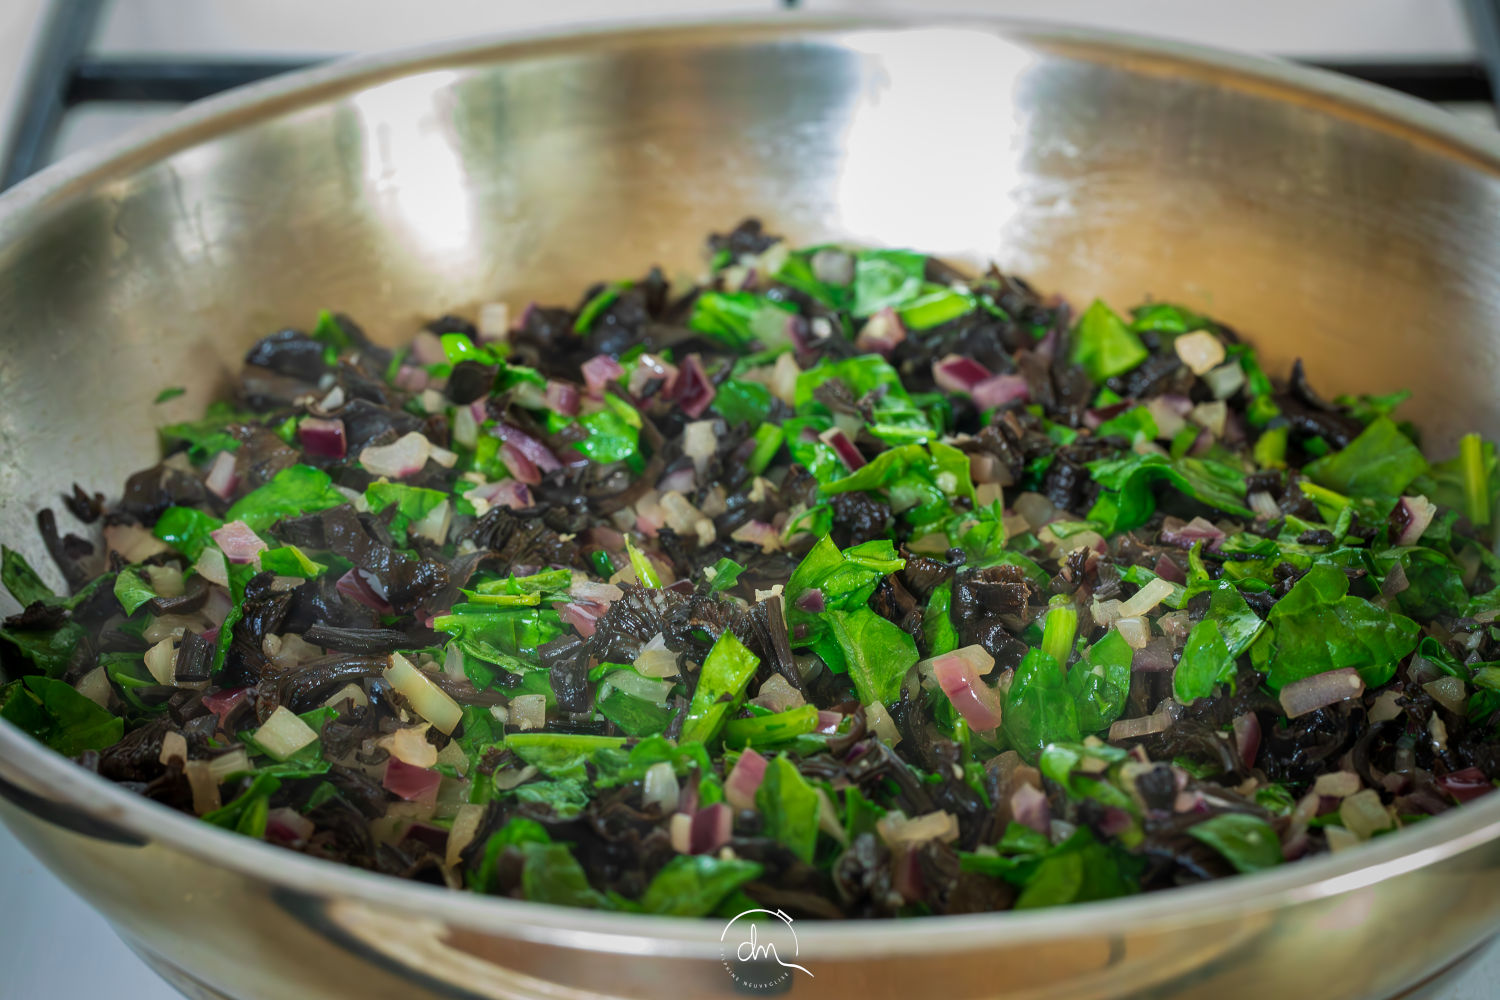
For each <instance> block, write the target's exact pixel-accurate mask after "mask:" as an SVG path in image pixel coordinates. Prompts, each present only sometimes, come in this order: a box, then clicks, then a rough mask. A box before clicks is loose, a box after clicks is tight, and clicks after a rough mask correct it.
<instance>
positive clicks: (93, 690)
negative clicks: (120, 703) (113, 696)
mask: <svg viewBox="0 0 1500 1000" xmlns="http://www.w3.org/2000/svg"><path fill="white" fill-rule="evenodd" d="M73 689H74V690H75V691H77V692H78V693H79V694H81V695H83V696H84V697H85V698H87V699H88V700H89V701H91V702H93V703H94V704H95V705H98V706H99V707H100V708H108V707H109V695H110V686H109V676H108V675H107V674H105V672H104V668H103V667H95V668H94V669H93V670H90V671H89V672H88V673H86V674H84V675H83V676H82V677H80V678H79V679H78V683H77V684H74V685H73Z"/></svg>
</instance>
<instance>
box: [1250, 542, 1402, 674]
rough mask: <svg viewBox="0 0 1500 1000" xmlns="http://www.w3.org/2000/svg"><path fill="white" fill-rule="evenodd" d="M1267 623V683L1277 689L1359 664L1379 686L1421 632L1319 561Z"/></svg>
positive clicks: (1334, 569)
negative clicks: (1357, 593) (1352, 588)
mask: <svg viewBox="0 0 1500 1000" xmlns="http://www.w3.org/2000/svg"><path fill="white" fill-rule="evenodd" d="M1268 621H1269V622H1270V624H1271V627H1272V633H1271V635H1272V640H1271V646H1270V650H1269V652H1270V669H1269V671H1268V673H1267V676H1266V683H1267V684H1269V685H1270V686H1271V687H1272V688H1273V689H1275V690H1280V689H1281V688H1282V687H1285V686H1286V685H1287V684H1290V683H1291V682H1292V681H1296V680H1301V679H1302V678H1304V677H1311V676H1312V675H1314V674H1321V673H1323V672H1324V671H1328V670H1339V669H1342V668H1344V667H1354V668H1356V669H1357V670H1358V671H1359V675H1360V676H1361V677H1363V678H1364V681H1365V684H1366V685H1368V686H1370V687H1378V686H1380V685H1381V684H1384V683H1386V682H1387V681H1389V680H1390V679H1391V678H1392V677H1394V676H1395V675H1396V667H1397V666H1398V664H1399V663H1400V661H1401V659H1402V657H1404V656H1406V654H1407V653H1410V652H1411V651H1412V650H1413V649H1415V648H1416V646H1417V639H1418V637H1419V633H1420V631H1421V629H1420V627H1419V626H1418V625H1417V623H1416V622H1414V621H1412V620H1411V619H1410V618H1407V617H1406V616H1405V615H1398V614H1394V613H1392V612H1389V611H1384V610H1382V609H1381V608H1378V607H1376V606H1375V605H1373V604H1371V603H1370V602H1369V601H1367V600H1365V599H1364V598H1362V597H1355V596H1353V595H1351V594H1350V593H1349V578H1348V577H1347V576H1345V575H1344V571H1343V570H1342V569H1339V568H1338V567H1337V566H1333V565H1330V564H1329V563H1316V564H1314V565H1313V567H1312V568H1311V569H1309V570H1308V571H1307V573H1306V575H1304V576H1303V577H1302V579H1300V580H1298V581H1297V583H1296V584H1295V585H1294V586H1293V587H1292V589H1291V590H1290V591H1289V592H1288V593H1287V595H1286V596H1285V597H1283V598H1282V599H1281V600H1279V601H1277V602H1276V604H1275V605H1274V606H1272V608H1271V613H1270V616H1269V618H1268Z"/></svg>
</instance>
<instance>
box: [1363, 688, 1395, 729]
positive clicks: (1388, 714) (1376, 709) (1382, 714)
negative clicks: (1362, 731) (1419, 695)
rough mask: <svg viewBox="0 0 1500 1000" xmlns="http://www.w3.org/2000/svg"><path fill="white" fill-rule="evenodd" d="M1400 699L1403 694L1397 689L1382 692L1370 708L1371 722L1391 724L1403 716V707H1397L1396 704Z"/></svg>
mask: <svg viewBox="0 0 1500 1000" xmlns="http://www.w3.org/2000/svg"><path fill="white" fill-rule="evenodd" d="M1400 699H1401V692H1400V691H1397V690H1395V689H1392V690H1389V691H1382V692H1380V695H1379V697H1377V698H1376V699H1375V704H1373V705H1371V706H1370V714H1369V717H1368V718H1369V721H1370V722H1389V721H1390V720H1392V719H1395V718H1399V717H1400V715H1401V706H1400V705H1397V704H1396V702H1397V701H1399V700H1400Z"/></svg>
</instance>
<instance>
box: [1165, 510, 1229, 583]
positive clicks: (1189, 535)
mask: <svg viewBox="0 0 1500 1000" xmlns="http://www.w3.org/2000/svg"><path fill="white" fill-rule="evenodd" d="M1227 537H1228V536H1227V535H1225V534H1224V532H1223V531H1221V530H1220V529H1219V527H1218V526H1217V525H1215V524H1214V523H1213V522H1212V521H1208V520H1206V519H1204V518H1202V517H1195V518H1193V519H1192V520H1191V521H1189V522H1187V523H1186V524H1184V523H1183V522H1182V520H1181V519H1180V518H1175V517H1169V518H1167V519H1166V521H1164V522H1163V523H1162V528H1161V543H1162V544H1163V545H1175V546H1177V547H1178V548H1183V549H1190V548H1192V547H1193V545H1194V544H1195V543H1197V542H1205V543H1207V546H1208V548H1209V549H1210V550H1212V551H1215V552H1217V551H1218V549H1219V546H1220V545H1221V544H1222V543H1223V541H1224V539H1225V538H1227ZM1158 575H1160V574H1158ZM1178 582H1179V583H1180V582H1182V581H1180V580H1179V581H1178Z"/></svg>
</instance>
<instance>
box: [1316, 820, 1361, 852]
mask: <svg viewBox="0 0 1500 1000" xmlns="http://www.w3.org/2000/svg"><path fill="white" fill-rule="evenodd" d="M1323 836H1324V837H1326V838H1327V839H1328V849H1329V850H1330V851H1332V852H1333V853H1334V854H1337V853H1339V852H1340V851H1347V850H1348V849H1349V848H1351V847H1358V846H1359V845H1360V839H1359V838H1358V837H1356V836H1355V835H1354V834H1353V833H1350V832H1349V831H1348V830H1346V829H1344V828H1343V827H1341V826H1325V827H1324V828H1323Z"/></svg>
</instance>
